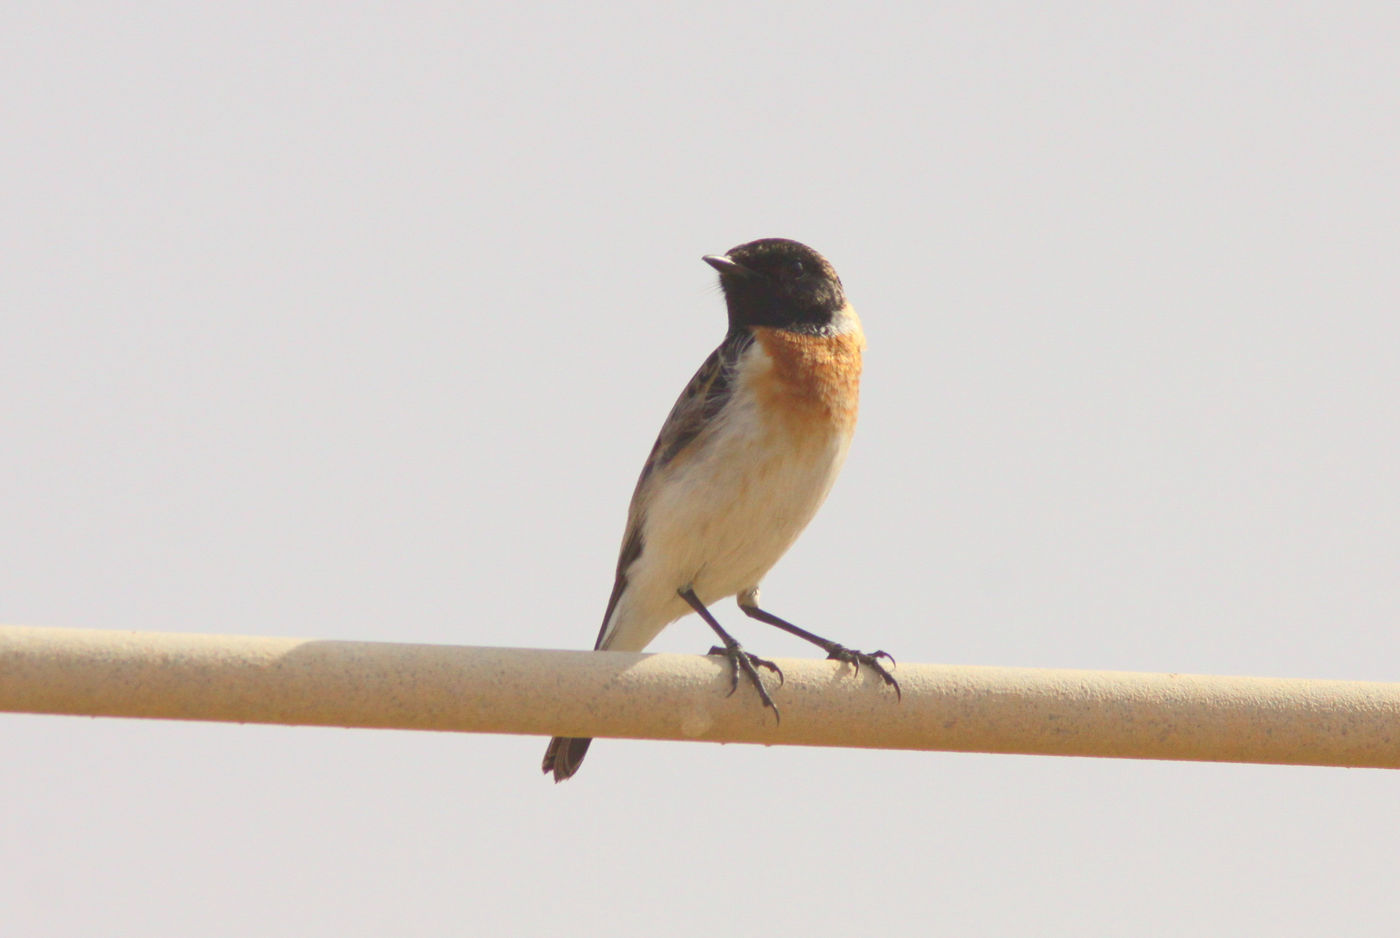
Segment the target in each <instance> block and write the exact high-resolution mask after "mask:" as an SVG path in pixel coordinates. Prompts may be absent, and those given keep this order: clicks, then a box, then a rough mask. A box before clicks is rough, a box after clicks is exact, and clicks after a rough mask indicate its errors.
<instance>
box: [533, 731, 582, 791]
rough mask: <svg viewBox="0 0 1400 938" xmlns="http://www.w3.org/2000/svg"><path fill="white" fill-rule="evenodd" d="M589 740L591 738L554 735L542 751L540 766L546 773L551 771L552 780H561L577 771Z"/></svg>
mask: <svg viewBox="0 0 1400 938" xmlns="http://www.w3.org/2000/svg"><path fill="white" fill-rule="evenodd" d="M591 742H593V740H591V739H577V738H570V737H567V736H556V737H554V738H553V739H551V740H550V741H549V748H548V749H546V750H545V751H544V764H543V765H542V766H540V768H541V769H542V770H543V771H544V772H545V774H546V775H547V774H549V773H550V772H553V773H554V780H555V781H556V782H562V781H563V780H564V779H566V778H569V777H570V776H572V775H573V774H574V773H575V772H577V771H578V767H579V765H580V764H582V762H583V756H584V754H585V753H586V752H588V744H589V743H591Z"/></svg>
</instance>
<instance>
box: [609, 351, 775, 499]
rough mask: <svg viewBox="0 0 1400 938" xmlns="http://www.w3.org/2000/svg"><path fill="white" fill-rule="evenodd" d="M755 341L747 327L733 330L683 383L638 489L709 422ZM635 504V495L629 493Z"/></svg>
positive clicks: (730, 392)
mask: <svg viewBox="0 0 1400 938" xmlns="http://www.w3.org/2000/svg"><path fill="white" fill-rule="evenodd" d="M753 343H754V335H753V333H752V332H750V331H749V330H747V329H738V330H735V331H733V332H731V333H729V335H727V336H725V337H724V341H723V342H721V343H720V344H719V348H717V349H715V350H714V351H713V352H711V353H710V357H709V358H707V359H705V363H704V364H703V365H701V366H700V370H699V371H697V372H695V377H693V378H691V379H690V383H689V384H687V385H686V386H685V390H684V391H682V392H681V396H680V397H679V398H678V399H677V400H676V404H675V406H674V407H672V408H671V413H670V414H669V415H668V416H667V417H666V422H665V423H664V424H662V425H661V433H660V435H659V436H657V438H656V443H655V444H654V445H653V446H652V448H651V455H650V456H648V457H647V461H646V465H645V466H643V467H642V477H641V478H640V479H638V480H637V492H639V493H640V492H641V490H642V487H643V486H644V485H645V484H646V482H647V479H648V478H649V477H650V476H651V474H652V473H654V472H656V471H657V470H658V469H661V468H663V467H664V466H665V465H666V464H667V463H669V462H670V461H671V460H673V459H675V458H676V456H677V455H678V454H679V453H680V452H681V451H682V450H684V449H685V448H686V447H687V446H689V445H690V444H691V443H692V442H694V440H695V438H696V437H697V436H699V435H700V432H701V431H702V430H704V429H705V428H706V427H707V426H709V425H710V421H712V420H713V419H714V418H715V417H716V416H718V414H719V412H720V411H721V410H723V409H724V405H725V404H727V403H729V397H730V395H731V394H732V393H733V390H734V375H735V372H736V371H737V369H738V364H739V358H740V356H741V355H743V354H744V351H745V350H746V349H748V347H749V346H751V345H753ZM632 499H633V502H634V504H635V502H636V499H637V496H636V494H634V495H633V496H632Z"/></svg>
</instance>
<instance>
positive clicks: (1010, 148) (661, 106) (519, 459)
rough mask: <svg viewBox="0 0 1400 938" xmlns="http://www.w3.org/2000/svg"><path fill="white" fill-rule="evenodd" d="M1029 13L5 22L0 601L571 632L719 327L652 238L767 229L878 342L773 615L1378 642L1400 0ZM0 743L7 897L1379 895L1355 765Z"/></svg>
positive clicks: (366, 901)
mask: <svg viewBox="0 0 1400 938" xmlns="http://www.w3.org/2000/svg"><path fill="white" fill-rule="evenodd" d="M1028 6H1030V5H1028V4H1007V3H987V2H976V3H949V4H937V3H935V4H926V5H924V4H904V5H888V6H881V5H878V4H871V3H824V4H821V5H820V6H812V5H805V6H799V5H795V4H787V5H784V4H753V3H743V4H737V3H713V4H707V5H704V6H689V7H685V8H683V9H682V8H679V7H669V6H665V5H657V6H644V5H625V6H624V5H612V6H609V5H603V6H599V5H587V6H584V5H578V6H575V7H564V6H563V5H548V6H546V5H530V4H519V5H510V6H507V5H503V4H490V5H473V4H469V3H456V4H411V5H387V6H386V5H379V4H373V5H371V4H344V3H335V4H332V3H303V4H294V5H287V4H282V3H245V4H238V5H234V6H217V5H214V6H211V5H208V4H200V5H189V4H164V3H161V4H157V3H151V4H143V5H139V6H137V7H136V8H134V9H133V8H119V7H117V6H116V5H103V4H57V3H43V4H40V3H23V2H20V3H11V4H7V5H6V6H5V7H4V8H3V10H0V84H3V87H4V88H5V89H6V93H5V95H4V96H3V98H2V99H0V120H2V121H3V127H4V137H3V142H2V143H0V257H3V262H2V263H0V304H3V306H2V307H0V311H2V312H3V317H4V329H3V341H0V407H3V412H0V421H3V422H2V423H0V447H2V448H3V459H0V527H2V528H3V531H4V537H3V538H0V621H5V622H10V623H25V624H33V625H53V626H80V627H95V628H111V629H155V630H166V631H196V632H226V633H250V634H267V635H301V636H308V637H321V638H347V639H376V640H403V641H420V642H442V643H459V644H490V645H522V646H543V647H579V648H582V647H588V646H589V645H590V644H591V642H592V640H593V637H594V634H595V632H596V629H597V624H598V620H599V618H600V616H601V614H602V608H603V605H604V602H605V600H606V598H607V595H608V590H609V587H610V585H611V582H610V580H611V575H612V567H613V564H614V562H615V558H616V550H617V542H618V539H619V537H620V535H621V531H622V524H623V517H624V513H625V509H626V503H627V498H628V496H629V494H630V491H631V487H632V484H633V481H634V479H635V477H636V473H637V470H638V468H639V467H640V464H641V460H642V458H643V457H644V456H645V454H646V452H647V449H648V447H649V446H650V444H651V441H652V438H653V436H654V434H655V432H656V429H657V427H658V426H659V424H660V422H661V420H662V418H663V417H664V416H665V414H666V411H667V410H668V408H669V407H670V405H671V402H672V400H673V398H674V396H675V395H676V393H677V392H678V391H679V390H680V388H681V386H682V385H683V383H684V382H685V380H686V379H687V378H688V377H689V376H690V374H691V372H692V371H693V370H694V368H695V367H696V366H697V365H698V364H699V363H700V361H701V360H702V359H703V357H704V356H705V355H706V354H707V353H708V352H709V350H710V349H711V348H712V347H713V345H714V344H715V343H717V342H718V341H719V339H720V337H721V335H722V333H723V331H724V316H723V310H722V305H721V301H720V298H719V296H718V292H717V290H716V288H715V287H714V285H713V281H714V275H713V272H712V271H711V270H710V269H709V268H708V267H706V266H705V265H704V264H702V263H701V262H700V259H699V258H700V255H701V254H704V253H711V252H715V251H723V250H725V249H727V248H729V247H731V246H733V245H734V244H737V243H739V242H741V241H746V240H749V239H752V238H757V237H763V236H770V235H781V236H786V237H793V238H798V239H800V240H803V241H806V242H808V243H810V244H812V245H813V246H814V247H816V248H818V249H819V250H821V251H822V252H824V253H825V254H827V256H829V257H830V258H831V259H832V260H833V261H834V262H835V264H836V266H837V268H838V270H840V272H841V274H842V277H843V279H844V281H845V283H846V286H847V289H848V292H849V294H850V296H851V298H852V299H853V301H854V302H855V304H856V305H857V307H858V308H859V309H860V311H861V313H862V315H863V316H864V319H865V323H866V327H867V331H868V334H869V339H870V353H869V357H868V359H867V370H866V381H865V385H864V389H865V398H864V411H863V417H862V424H861V428H860V431H859V432H858V434H857V437H856V441H855V445H854V448H853V450H852V455H851V460H850V463H849V465H848V467H847V470H846V472H845V474H844V476H843V477H842V479H841V480H840V482H839V483H838V485H837V487H836V490H835V492H834V493H833V495H832V498H831V500H830V502H829V503H828V505H827V506H826V508H825V509H824V511H823V512H822V514H821V515H819V517H818V519H817V521H816V522H815V523H814V525H813V526H812V528H811V529H810V530H809V531H808V533H807V535H806V536H805V537H804V539H803V540H802V541H801V542H799V544H798V546H797V547H796V548H795V549H794V550H793V551H792V553H791V554H790V555H789V556H788V557H787V558H786V559H785V560H784V561H783V563H782V564H780V565H779V567H778V568H777V569H776V570H775V571H774V573H773V574H772V575H771V576H770V577H769V579H768V581H767V583H766V584H765V590H764V595H765V598H766V599H767V600H768V604H769V605H770V606H771V608H772V609H773V610H774V611H776V612H778V613H780V614H782V615H784V616H787V617H790V618H792V619H793V620H794V621H796V622H798V623H801V624H803V625H805V626H807V627H809V628H812V629H814V630H815V631H818V632H820V633H822V634H828V635H831V636H833V637H835V638H838V639H841V640H844V641H847V642H849V643H850V644H853V645H857V646H862V647H876V646H878V647H883V648H887V649H889V650H890V651H892V652H894V653H895V654H896V655H897V656H898V657H899V658H900V660H907V661H932V662H948V663H962V664H998V665H1025V666H1038V667H1083V668H1113V669H1127V670H1142V671H1178V672H1204V673H1231V674H1258V675H1278V676H1303V677H1328V678H1357V679H1363V678H1364V679H1374V680H1397V679H1400V629H1397V627H1396V626H1397V623H1400V498H1398V497H1397V494H1396V490H1397V489H1396V477H1397V471H1398V470H1400V433H1397V429H1400V394H1397V391H1400V378H1398V377H1397V376H1400V324H1398V323H1397V318H1398V317H1397V295H1400V273H1398V272H1397V265H1396V258H1397V257H1400V174H1397V172H1396V167H1397V166H1400V121H1397V119H1396V115H1397V114H1400V58H1397V56H1396V54H1395V48H1396V42H1397V34H1398V33H1400V12H1397V8H1396V7H1395V6H1394V5H1393V4H1382V3H1374V4H1323V3H1313V4H1289V5H1284V6H1280V5H1278V4H1272V3H1235V4H1225V5H1221V4H1208V5H1207V4H1182V3H1179V2H1173V3H1169V4H1168V3H1163V4H1130V5H1119V6H1113V5H1104V4H1096V3H1063V4H1054V5H1050V6H1045V7H1040V8H1037V9H1034V10H1028V9H1027V7H1028ZM717 612H718V613H719V614H720V616H721V617H722V619H723V621H725V622H726V623H727V624H728V625H730V626H732V627H733V629H734V630H735V631H736V633H737V634H738V635H739V636H740V638H741V639H742V640H744V641H745V642H746V643H747V644H748V645H749V647H750V648H751V649H752V650H754V651H756V652H759V653H762V654H768V655H776V656H802V655H808V654H809V653H810V649H809V648H808V647H807V646H805V645H802V644H801V643H799V642H797V641H795V640H792V639H788V638H785V637H783V636H781V635H780V634H778V633H777V632H776V631H775V630H772V629H768V628H765V627H763V626H760V625H758V624H757V623H750V622H748V621H747V620H744V619H743V618H742V617H741V616H739V615H738V613H737V610H735V609H734V607H733V606H732V605H731V604H728V603H726V604H724V605H722V606H720V607H719V608H718V609H717ZM710 644H711V636H710V635H709V633H708V630H707V629H705V628H704V626H703V625H702V624H700V623H699V622H698V621H696V620H694V619H689V620H685V621H682V622H680V623H677V624H676V625H674V626H672V627H671V628H670V629H669V630H668V631H667V632H666V633H665V634H664V635H663V636H662V638H661V639H660V640H659V641H658V642H657V643H656V645H655V646H654V648H656V649H659V650H665V651H691V652H698V651H703V650H704V649H706V648H708V647H709V645H710ZM0 740H3V750H4V753H5V756H4V760H3V761H4V765H5V770H4V771H3V772H0V803H3V804H5V805H6V809H5V811H4V812H3V820H0V870H3V873H4V875H3V876H0V908H2V909H4V912H3V918H4V920H5V923H6V924H5V928H4V931H5V933H6V934H7V935H9V934H13V935H16V936H21V935H22V936H26V938H47V936H70V935H83V936H91V935H124V934H139V935H143V936H147V938H166V936H170V938H176V936H178V938H187V936H190V935H199V936H246V935H269V936H271V935H288V936H293V935H295V936H320V935H325V936H332V935H334V936H380V935H389V934H413V935H452V934H497V935H505V934H516V935H543V934H564V933H568V934H576V935H589V934H610V935H654V934H668V935H680V936H688V935H713V934H716V933H732V934H751V933H757V932H759V931H763V932H770V931H771V932H777V931H778V930H780V929H781V930H783V931H785V932H787V931H792V932H802V933H807V934H817V935H824V934H838V933H839V934H868V933H871V932H874V931H884V930H890V931H896V930H899V931H904V930H908V931H916V930H917V931H920V932H922V931H929V930H932V931H934V932H937V933H946V934H958V935H1005V934H1012V933H1015V934H1036V935H1075V936H1079V935H1086V934H1126V933H1132V934H1144V935H1183V934H1221V935H1224V934H1232V935H1234V934H1262V933H1266V932H1267V933H1269V934H1272V935H1299V936H1302V935H1316V934H1321V933H1330V934H1337V933H1347V934H1365V935H1389V934H1393V933H1394V932H1395V929H1396V927H1397V926H1400V898H1397V893H1396V887H1395V869H1396V866H1395V857H1396V848H1395V832H1396V830H1397V829H1400V796H1397V792H1400V788H1398V787H1397V786H1400V777H1397V776H1396V775H1394V774H1390V773H1384V772H1377V771H1363V770H1355V771H1347V770H1336V769H1308V768H1287V767H1260V766H1227V765H1193V764H1174V763H1131V762H1121V761H1095V760H1071V759H1051V758H1028V757H1027V758H1021V757H1000V756H976V755H954V754H927V753H879V752H861V751H832V750H800V749H791V748H771V749H765V748H758V747H742V746H727V747H718V746H712V745H699V744H678V743H645V742H620V741H602V742H600V743H598V744H597V745H596V746H595V748H594V750H593V751H592V753H591V754H590V757H589V760H588V762H587V764H586V766H585V767H584V770H583V771H582V772H581V773H580V774H579V776H578V777H577V778H576V779H574V780H573V781H572V782H570V783H568V784H566V785H561V786H555V785H554V784H553V783H552V782H550V781H548V780H546V779H545V778H544V777H543V776H541V775H540V774H539V772H538V764H539V759H540V755H541V753H542V750H543V746H544V740H543V739H537V738H517V737H475V736H450V735H431V734H408V733H393V732H368V731H340V730H319V729H287V728H264V727H247V726H230V725H215V724H210V725H182V724H174V723H144V722H135V721H115V720H87V719H69V718H50V717H29V716H7V717H3V718H0Z"/></svg>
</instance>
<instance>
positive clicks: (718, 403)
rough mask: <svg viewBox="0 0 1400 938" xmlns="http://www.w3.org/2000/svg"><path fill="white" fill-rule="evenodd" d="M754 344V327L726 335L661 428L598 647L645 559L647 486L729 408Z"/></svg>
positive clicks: (636, 494) (630, 520)
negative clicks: (630, 574)
mask: <svg viewBox="0 0 1400 938" xmlns="http://www.w3.org/2000/svg"><path fill="white" fill-rule="evenodd" d="M753 343H754V335H753V333H752V332H750V331H749V330H748V329H736V330H734V331H732V332H730V333H729V334H728V335H727V336H725V337H724V341H723V342H721V343H720V344H719V348H717V349H715V350H714V351H713V352H711V353H710V357H709V358H707V359H705V363H704V364H703V365H701V366H700V370H699V371H697V372H695V376H694V377H693V378H691V379H690V383H689V384H687V385H686V386H685V390H684V391H682V392H681V396H680V397H679V398H677V399H676V403H675V406H674V407H672V408H671V413H670V414H669V415H668V416H667V417H666V422H665V423H664V424H662V425H661V433H660V435H658V436H657V438H656V442H655V443H654V444H652V447H651V455H649V456H648V457H647V461H646V465H644V466H643V467H642V475H641V478H639V479H638V480H637V488H636V490H635V491H633V493H632V504H631V505H630V506H629V507H628V510H627V533H626V534H625V535H624V536H623V538H622V551H621V552H620V553H619V554H618V558H617V577H616V578H615V579H614V580H613V590H612V596H610V597H608V609H607V611H606V612H605V613H603V624H602V626H601V627H600V628H599V629H598V641H597V642H596V643H595V644H594V646H593V647H594V648H598V647H601V645H602V643H603V636H604V635H606V634H607V631H608V620H610V619H611V618H612V614H613V610H614V609H616V608H617V603H618V600H619V599H621V598H622V592H623V590H625V589H626V588H627V570H628V568H629V567H631V566H632V564H633V563H634V562H635V561H636V559H637V558H638V557H640V556H641V555H642V549H643V546H644V545H643V544H642V514H643V512H644V510H645V505H646V501H647V499H646V495H645V492H646V488H647V483H648V482H649V481H650V480H651V478H652V477H653V476H654V475H655V474H656V472H657V471H658V470H660V469H662V468H664V467H665V466H666V465H667V464H668V463H670V462H671V461H672V460H673V459H675V458H676V457H677V456H678V455H680V453H681V452H682V451H683V450H684V449H685V448H686V447H687V446H689V445H690V444H691V443H693V442H695V438H696V437H698V436H699V435H700V433H701V432H702V431H703V430H704V429H705V428H706V427H707V426H709V425H710V423H711V421H713V420H714V418H715V417H717V416H718V415H719V412H720V411H722V410H723V409H724V405H725V404H727V403H728V402H729V398H730V396H731V395H732V394H733V391H734V376H735V374H736V372H737V370H738V364H739V358H740V356H742V355H743V354H744V351H745V350H746V349H748V347H749V346H751V345H753Z"/></svg>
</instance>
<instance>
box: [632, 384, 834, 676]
mask: <svg viewBox="0 0 1400 938" xmlns="http://www.w3.org/2000/svg"><path fill="white" fill-rule="evenodd" d="M752 365H753V366H754V367H762V366H763V363H762V362H753V363H752ZM741 386H742V383H741ZM755 404H756V402H755V400H754V399H753V398H752V397H748V398H745V397H736V398H735V399H733V400H731V401H730V402H729V405H728V406H727V407H726V408H725V410H724V416H723V420H724V423H723V425H717V426H716V427H715V428H714V429H715V432H713V433H707V434H705V438H704V439H698V440H697V441H696V444H695V452H694V453H686V454H683V456H682V457H681V458H680V459H678V460H677V464H676V465H672V466H667V467H666V468H665V469H663V470H662V472H664V473H667V475H666V476H665V477H664V478H658V479H657V484H656V486H655V488H654V489H653V496H654V497H653V498H652V500H651V503H650V505H649V506H648V509H647V512H646V516H645V519H644V521H643V527H642V537H643V546H642V553H641V556H640V557H639V558H638V559H637V561H636V562H635V563H634V564H633V565H632V567H631V568H630V570H629V572H628V578H627V579H628V582H627V587H626V589H625V591H624V593H623V595H622V596H621V597H620V599H619V602H618V605H617V607H616V609H615V610H614V613H613V617H612V621H611V622H610V623H609V629H608V632H609V634H608V637H607V639H606V641H605V647H608V648H612V649H616V650H619V651H640V650H641V649H642V648H644V647H646V645H647V644H649V643H650V642H651V640H652V639H653V638H655V637H656V635H657V633H659V632H660V631H661V630H662V629H663V628H664V627H665V626H666V625H668V624H669V623H671V622H674V621H675V620H676V619H679V618H680V617H681V616H683V615H685V614H686V613H688V612H690V611H691V609H690V607H689V606H688V605H687V604H686V602H685V601H684V600H683V599H681V598H680V597H679V596H678V595H677V592H676V591H677V590H680V589H684V588H685V587H690V588H692V589H693V590H694V591H695V594H696V596H698V597H699V598H700V600H701V602H703V603H705V604H706V605H710V604H711V603H715V602H718V601H719V600H721V599H724V598H726V597H729V596H733V595H735V594H736V593H739V592H741V591H743V590H746V589H749V588H750V587H757V586H758V585H759V581H760V580H762V578H763V576H764V574H766V573H767V572H768V571H769V569H771V568H772V566H773V565H774V564H775V563H777V562H778V559H779V558H780V557H782V555H783V554H784V553H785V552H786V551H787V549H788V548H789V547H791V546H792V544H793V542H794V541H796V540H797V537H798V535H799V534H801V533H802V529H803V528H805V527H806V526H807V523H808V522H809V521H811V520H812V516H813V515H815V514H816V512H817V509H818V508H820V507H821V504H822V502H823V501H824V500H825V499H826V496H827V493H828V492H829V491H830V490H831V486H832V483H833V482H835V480H836V476H837V474H838V473H839V472H840V471H841V465H842V463H843V462H845V459H846V451H847V449H848V448H849V446H850V440H851V433H850V429H849V428H838V427H836V426H832V427H830V428H829V430H827V431H823V432H815V433H814V432H810V430H809V431H808V432H804V433H801V434H797V433H793V432H791V431H789V430H788V429H787V428H785V427H784V426H782V425H781V423H780V422H779V421H770V420H765V419H764V418H763V417H762V415H761V414H760V413H759V412H758V409H757V407H756V406H755Z"/></svg>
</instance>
